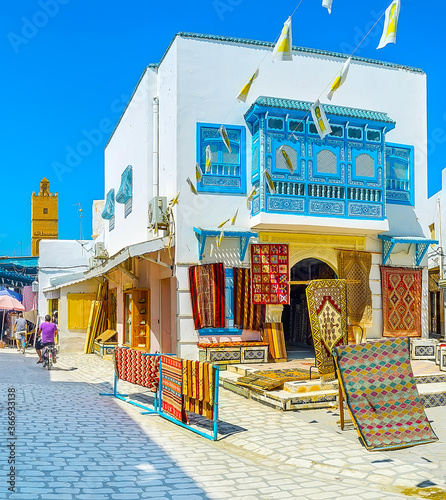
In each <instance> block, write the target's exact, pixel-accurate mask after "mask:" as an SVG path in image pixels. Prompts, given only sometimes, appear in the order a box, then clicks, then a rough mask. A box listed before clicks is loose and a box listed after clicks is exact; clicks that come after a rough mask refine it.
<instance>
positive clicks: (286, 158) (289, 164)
mask: <svg viewBox="0 0 446 500" xmlns="http://www.w3.org/2000/svg"><path fill="white" fill-rule="evenodd" d="M279 151H280V152H281V153H282V156H283V157H284V159H285V163H286V166H287V168H288V170H289V171H290V174H294V168H293V163H292V162H291V158H290V157H289V155H288V153H287V152H286V151H285V148H284V146H283V145H282V146H280V148H279Z"/></svg>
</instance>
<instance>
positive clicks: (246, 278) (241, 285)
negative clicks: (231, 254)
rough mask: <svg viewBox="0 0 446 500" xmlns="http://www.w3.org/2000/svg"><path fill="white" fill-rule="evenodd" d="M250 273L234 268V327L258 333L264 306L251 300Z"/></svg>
mask: <svg viewBox="0 0 446 500" xmlns="http://www.w3.org/2000/svg"><path fill="white" fill-rule="evenodd" d="M251 296H252V295H251V271H250V269H248V268H242V267H234V294H233V301H234V303H233V312H234V326H235V327H236V328H240V329H242V330H257V331H260V330H261V328H262V325H263V322H264V320H265V306H264V305H260V304H253V303H252V300H251Z"/></svg>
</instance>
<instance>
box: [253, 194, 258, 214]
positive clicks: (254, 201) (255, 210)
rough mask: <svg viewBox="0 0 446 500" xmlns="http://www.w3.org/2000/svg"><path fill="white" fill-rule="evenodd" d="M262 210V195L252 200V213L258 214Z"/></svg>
mask: <svg viewBox="0 0 446 500" xmlns="http://www.w3.org/2000/svg"><path fill="white" fill-rule="evenodd" d="M259 212H260V196H256V197H255V198H254V199H253V200H252V215H256V214H258V213H259Z"/></svg>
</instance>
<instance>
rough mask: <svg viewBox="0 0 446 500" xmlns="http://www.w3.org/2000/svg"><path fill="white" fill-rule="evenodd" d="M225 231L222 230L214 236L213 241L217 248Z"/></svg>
mask: <svg viewBox="0 0 446 500" xmlns="http://www.w3.org/2000/svg"><path fill="white" fill-rule="evenodd" d="M224 234H225V232H224V231H222V232H221V233H220V234H219V236H216V237H215V242H216V243H217V248H220V245H221V242H222V241H223V236H224Z"/></svg>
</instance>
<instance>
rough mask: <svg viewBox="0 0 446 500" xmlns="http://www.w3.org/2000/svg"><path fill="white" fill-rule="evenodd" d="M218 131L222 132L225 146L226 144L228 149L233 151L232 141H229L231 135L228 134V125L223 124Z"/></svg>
mask: <svg viewBox="0 0 446 500" xmlns="http://www.w3.org/2000/svg"><path fill="white" fill-rule="evenodd" d="M218 132H219V133H220V135H221V138H222V139H223V142H224V143H225V146H226V149H227V150H228V151H229V152H230V153H232V150H231V143H230V142H229V136H228V133H227V132H226V127H225V126H224V125H222V126H221V127H220V128H219V129H218Z"/></svg>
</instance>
